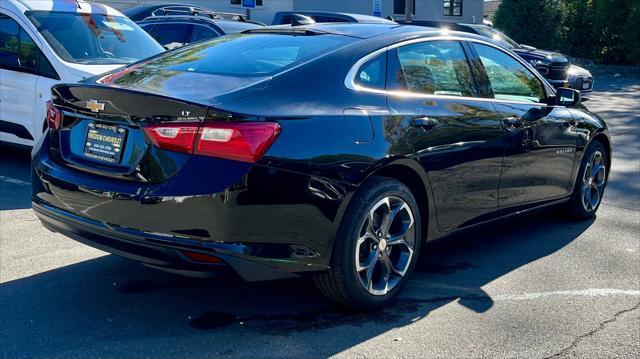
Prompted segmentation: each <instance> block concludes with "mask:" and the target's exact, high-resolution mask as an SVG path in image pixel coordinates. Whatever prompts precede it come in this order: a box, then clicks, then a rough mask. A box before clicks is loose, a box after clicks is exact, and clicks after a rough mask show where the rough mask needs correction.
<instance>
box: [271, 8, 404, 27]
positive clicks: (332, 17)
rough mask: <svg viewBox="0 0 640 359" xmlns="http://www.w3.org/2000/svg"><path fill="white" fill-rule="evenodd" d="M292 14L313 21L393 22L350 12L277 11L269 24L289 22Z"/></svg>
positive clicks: (291, 19)
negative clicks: (306, 17)
mask: <svg viewBox="0 0 640 359" xmlns="http://www.w3.org/2000/svg"><path fill="white" fill-rule="evenodd" d="M294 15H304V16H308V17H310V18H311V19H313V21H315V22H324V23H327V22H350V23H360V24H395V22H393V21H391V20H387V19H383V18H381V17H377V16H370V15H362V14H350V13H346V12H331V11H278V12H277V13H276V14H275V15H274V16H273V22H272V23H271V25H286V24H291V23H292V21H293V16H294Z"/></svg>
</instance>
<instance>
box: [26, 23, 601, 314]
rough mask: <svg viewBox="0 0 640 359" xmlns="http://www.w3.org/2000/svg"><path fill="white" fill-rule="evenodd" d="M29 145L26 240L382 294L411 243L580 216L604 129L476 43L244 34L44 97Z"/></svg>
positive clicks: (326, 289)
mask: <svg viewBox="0 0 640 359" xmlns="http://www.w3.org/2000/svg"><path fill="white" fill-rule="evenodd" d="M52 91H53V100H52V103H49V105H48V118H47V120H48V122H49V130H48V132H47V135H46V136H44V137H43V138H42V139H41V141H40V142H39V143H38V144H37V146H36V148H35V149H34V152H33V209H34V210H35V212H36V214H37V215H38V216H39V218H40V220H41V221H42V223H43V224H44V226H45V227H47V228H49V229H51V230H52V231H56V232H59V233H62V234H64V235H66V236H69V237H71V238H73V239H76V240H78V241H80V242H82V243H86V244H88V245H90V246H93V247H96V248H100V249H103V250H105V251H108V252H111V253H114V254H117V255H121V256H124V257H128V258H131V259H134V260H136V261H139V262H142V263H144V264H145V265H147V266H150V267H153V268H158V269H161V270H166V271H170V272H174V273H180V274H184V275H192V276H203V275H211V274H216V273H226V272H227V271H226V270H232V272H235V273H237V274H239V276H240V277H242V278H243V279H245V280H248V281H257V280H271V279H279V278H290V277H295V276H301V275H309V276H312V277H313V278H314V281H315V283H316V284H317V286H318V288H319V289H320V291H321V292H322V293H323V294H325V295H326V296H327V297H329V298H331V299H333V300H335V301H337V302H339V303H342V304H345V305H348V306H352V307H356V308H374V307H379V306H382V305H384V304H386V303H388V302H389V300H391V298H393V297H394V296H395V295H396V294H398V292H399V291H400V290H401V288H402V287H403V285H405V284H406V282H407V278H408V277H409V276H410V274H411V272H412V269H413V267H414V265H415V264H416V261H417V259H418V255H419V253H420V248H421V246H423V245H424V244H425V243H426V241H427V240H433V239H436V238H439V237H443V236H445V235H448V234H451V233H454V232H457V231H461V230H467V229H470V228H474V227H476V226H478V225H482V224H486V223H489V222H494V221H496V220H498V219H501V218H504V217H508V216H511V215H513V214H516V213H525V212H528V211H531V210H534V209H539V208H542V207H547V206H564V208H565V209H566V212H567V213H568V214H570V215H571V216H572V217H573V218H576V219H583V220H584V219H588V218H591V217H593V216H594V215H595V213H596V211H597V210H598V206H599V205H600V203H601V198H602V195H603V192H604V189H605V186H606V183H607V177H608V173H609V168H610V163H611V148H610V140H609V132H608V130H607V125H606V124H605V122H604V121H603V120H602V119H601V118H600V117H598V116H597V115H595V114H593V113H591V112H589V111H588V110H587V109H586V108H585V107H584V106H583V105H581V104H580V94H579V92H577V91H575V90H571V89H566V88H559V89H557V90H555V89H554V88H553V87H552V86H550V85H549V84H548V83H547V82H546V81H545V80H544V79H543V78H542V77H541V76H540V74H538V73H537V72H536V71H535V69H533V68H532V67H531V66H530V65H529V64H527V63H526V62H524V61H523V60H522V59H520V58H519V57H518V56H516V55H515V54H513V53H512V52H510V51H509V50H506V49H504V48H502V47H500V46H499V45H496V44H494V43H492V42H489V41H488V40H487V39H486V38H483V37H479V36H476V35H471V34H463V33H455V32H452V33H448V34H446V35H445V34H442V33H440V32H439V31H438V30H436V29H427V28H424V27H413V26H398V25H386V24H377V25H376V24H368V25H367V24H349V25H344V24H343V25H340V24H313V25H305V26H293V27H291V26H287V27H279V28H277V27H276V28H262V29H255V30H249V31H245V32H243V33H241V34H236V35H232V36H226V37H222V38H218V39H214V40H210V41H206V42H200V43H196V44H193V45H189V46H186V47H183V48H180V49H177V50H173V51H170V52H167V53H163V54H160V55H157V56H155V57H152V58H149V59H146V60H144V61H142V62H138V63H135V64H132V65H130V66H128V67H126V68H124V69H120V70H114V71H112V72H110V73H107V74H105V75H103V76H100V77H99V78H92V79H90V80H86V81H84V82H83V83H79V84H64V85H57V86H55V87H53V89H52Z"/></svg>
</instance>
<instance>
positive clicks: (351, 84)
mask: <svg viewBox="0 0 640 359" xmlns="http://www.w3.org/2000/svg"><path fill="white" fill-rule="evenodd" d="M429 41H467V42H475V43H479V44H482V45H487V46H490V47H493V48H495V49H497V50H499V51H502V52H503V53H505V54H507V55H509V56H510V57H512V58H513V59H515V60H516V61H518V62H519V63H520V64H521V65H523V66H524V67H525V68H527V69H528V70H529V72H531V74H532V75H533V76H534V77H535V78H537V79H538V80H539V81H540V82H542V86H543V88H544V90H545V94H546V95H547V96H550V95H551V94H553V95H555V90H553V87H552V86H551V85H549V83H548V82H547V81H546V80H545V78H544V77H542V75H541V74H540V73H539V72H538V71H536V70H535V69H534V68H533V67H531V65H530V64H528V63H527V62H526V61H525V60H523V59H521V58H520V57H519V56H518V55H514V54H512V53H510V52H509V51H507V50H506V49H504V48H502V47H500V46H498V45H496V44H493V43H491V42H488V41H483V40H479V39H474V38H468V37H463V36H450V35H442V36H432V37H423V38H419V39H411V40H405V41H401V42H398V43H395V44H392V45H389V46H385V47H383V48H380V49H378V50H376V51H373V52H372V53H370V54H368V55H366V56H364V57H362V58H361V59H360V60H358V61H357V62H356V63H355V64H353V66H352V67H351V69H350V70H349V72H348V73H347V76H346V77H345V79H344V86H345V87H346V88H347V89H349V90H352V91H358V92H367V93H372V94H379V95H387V96H394V97H404V98H426V99H443V100H445V99H446V100H455V99H457V100H465V101H480V102H498V103H512V104H524V105H540V106H549V105H548V104H545V103H542V102H528V101H511V100H500V99H497V98H486V97H470V96H451V95H435V94H423V93H417V92H410V91H393V90H387V89H375V88H371V87H366V86H361V85H358V84H356V74H357V73H358V71H360V68H361V67H362V66H363V65H364V64H366V63H367V62H368V61H369V60H371V59H373V58H375V57H376V56H378V55H380V54H382V53H384V52H387V51H389V50H393V49H396V48H398V47H402V46H406V45H412V44H417V43H422V42H429ZM387 66H388V65H387Z"/></svg>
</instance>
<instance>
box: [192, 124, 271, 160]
mask: <svg viewBox="0 0 640 359" xmlns="http://www.w3.org/2000/svg"><path fill="white" fill-rule="evenodd" d="M279 133H280V126H279V125H278V124H277V123H274V122H248V123H221V124H211V125H209V124H207V125H205V126H203V127H202V128H200V131H199V132H198V142H196V146H195V149H194V153H195V154H199V155H204V156H213V157H222V158H227V159H230V160H236V161H243V162H256V161H257V160H259V159H260V158H262V155H264V153H265V152H266V151H267V149H269V146H271V144H272V143H273V141H275V139H276V137H278V134H279Z"/></svg>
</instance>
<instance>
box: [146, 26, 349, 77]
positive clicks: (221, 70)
mask: <svg viewBox="0 0 640 359" xmlns="http://www.w3.org/2000/svg"><path fill="white" fill-rule="evenodd" d="M348 41H352V40H351V38H349V37H345V36H337V35H315V36H305V35H296V36H294V35H290V34H235V35H229V36H223V37H219V38H216V39H213V40H209V41H205V42H199V43H195V44H193V45H190V46H185V47H181V48H179V49H176V50H173V51H170V52H168V53H166V54H165V55H162V56H160V57H158V58H156V59H154V60H152V61H150V62H149V63H147V64H145V65H144V66H142V67H141V68H142V69H144V68H147V69H148V68H158V69H162V70H169V71H184V72H196V73H203V74H211V75H221V76H236V77H242V76H248V77H255V76H270V75H273V74H275V73H277V72H280V71H283V70H285V69H286V68H288V67H291V66H295V65H296V64H299V63H302V62H304V61H308V60H310V59H312V58H314V57H316V56H318V55H320V54H324V53H326V52H328V51H331V50H334V49H336V48H338V47H341V46H342V45H344V44H346V43H347V42H348Z"/></svg>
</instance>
